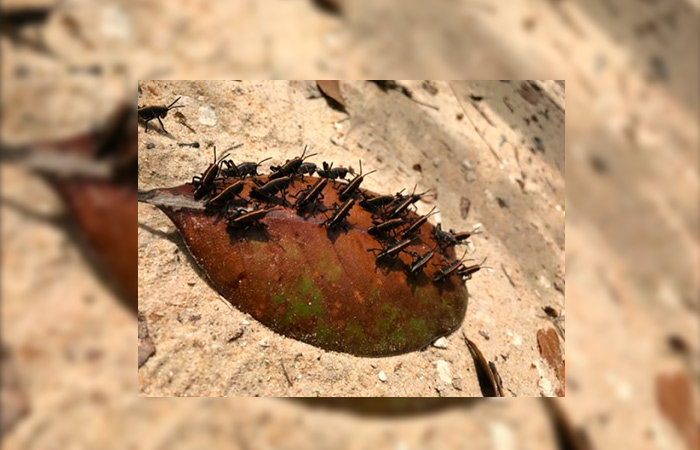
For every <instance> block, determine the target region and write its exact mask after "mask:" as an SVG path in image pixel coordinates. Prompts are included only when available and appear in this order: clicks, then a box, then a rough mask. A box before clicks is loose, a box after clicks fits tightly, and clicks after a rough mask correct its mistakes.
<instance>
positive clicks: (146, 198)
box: [138, 189, 205, 210]
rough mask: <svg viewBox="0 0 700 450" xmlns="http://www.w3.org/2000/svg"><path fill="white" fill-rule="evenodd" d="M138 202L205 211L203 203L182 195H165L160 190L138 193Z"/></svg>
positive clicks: (140, 191)
mask: <svg viewBox="0 0 700 450" xmlns="http://www.w3.org/2000/svg"><path fill="white" fill-rule="evenodd" d="M138 201H139V202H142V203H148V204H150V205H153V206H157V207H159V208H160V207H167V208H172V209H183V208H184V209H197V210H204V209H205V208H204V205H203V204H202V202H198V201H196V200H192V199H189V198H187V197H184V196H182V195H172V194H164V193H163V192H162V191H161V190H159V189H152V190H150V191H142V190H139V191H138Z"/></svg>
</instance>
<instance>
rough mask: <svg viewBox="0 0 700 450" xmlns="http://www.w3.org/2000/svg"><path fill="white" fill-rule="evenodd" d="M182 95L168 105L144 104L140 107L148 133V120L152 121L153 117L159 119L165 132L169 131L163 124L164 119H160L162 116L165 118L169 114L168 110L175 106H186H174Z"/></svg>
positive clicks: (180, 106) (140, 117)
mask: <svg viewBox="0 0 700 450" xmlns="http://www.w3.org/2000/svg"><path fill="white" fill-rule="evenodd" d="M181 98H182V97H178V98H176V99H175V101H174V102H172V103H171V104H169V105H168V106H142V107H140V108H139V109H138V113H139V119H141V120H143V121H144V127H145V129H146V133H148V122H150V121H151V120H153V119H158V123H160V126H161V128H162V129H163V131H164V132H166V133H167V132H168V131H167V130H166V129H165V125H163V121H162V120H160V119H161V118H165V117H166V116H167V115H168V111H170V110H171V109H175V108H184V106H183V105H179V106H173V105H175V103H177V102H178V100H180V99H181Z"/></svg>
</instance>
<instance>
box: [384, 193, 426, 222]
mask: <svg viewBox="0 0 700 450" xmlns="http://www.w3.org/2000/svg"><path fill="white" fill-rule="evenodd" d="M428 192H429V190H428V191H425V192H422V193H420V194H416V187H415V186H414V187H413V193H412V194H411V195H407V196H401V197H399V198H398V199H397V200H396V201H395V202H394V204H393V205H394V206H393V207H392V209H391V212H389V216H388V217H389V218H390V219H393V218H394V217H397V216H399V215H401V214H402V213H403V212H404V211H406V210H407V209H408V207H409V206H411V205H412V204H414V203H416V202H417V201H418V200H420V199H422V198H423V196H424V195H425V194H427V193H428Z"/></svg>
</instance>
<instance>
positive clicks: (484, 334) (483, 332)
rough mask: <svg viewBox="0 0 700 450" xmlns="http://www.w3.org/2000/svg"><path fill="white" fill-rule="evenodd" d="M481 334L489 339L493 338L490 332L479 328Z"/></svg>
mask: <svg viewBox="0 0 700 450" xmlns="http://www.w3.org/2000/svg"><path fill="white" fill-rule="evenodd" d="M479 334H480V335H481V336H482V337H483V338H484V339H486V340H487V341H488V340H489V339H491V336H489V332H488V331H486V330H479Z"/></svg>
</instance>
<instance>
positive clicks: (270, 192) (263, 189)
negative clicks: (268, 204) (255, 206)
mask: <svg viewBox="0 0 700 450" xmlns="http://www.w3.org/2000/svg"><path fill="white" fill-rule="evenodd" d="M255 181H256V184H257V180H255ZM291 182H292V177H291V176H287V177H282V178H276V179H274V180H269V181H268V182H267V183H265V184H263V185H262V186H261V185H258V186H257V187H254V188H253V189H251V191H250V195H251V196H252V197H257V198H260V199H263V200H268V201H269V200H272V198H273V196H274V195H275V194H277V193H278V192H280V191H282V201H283V202H285V203H286V200H285V199H284V197H285V196H284V193H285V192H286V189H287V186H289V184H290V183H291Z"/></svg>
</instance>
